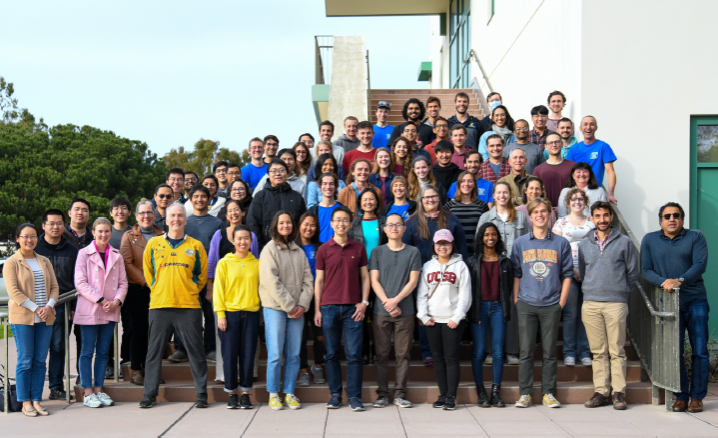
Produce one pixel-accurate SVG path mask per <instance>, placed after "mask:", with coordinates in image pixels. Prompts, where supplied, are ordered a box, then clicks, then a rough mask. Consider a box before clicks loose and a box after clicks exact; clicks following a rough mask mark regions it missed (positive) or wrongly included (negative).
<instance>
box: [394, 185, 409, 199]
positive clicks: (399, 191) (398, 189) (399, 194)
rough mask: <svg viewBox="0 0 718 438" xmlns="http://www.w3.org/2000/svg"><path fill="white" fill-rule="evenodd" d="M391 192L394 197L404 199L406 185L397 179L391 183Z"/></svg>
mask: <svg viewBox="0 0 718 438" xmlns="http://www.w3.org/2000/svg"><path fill="white" fill-rule="evenodd" d="M391 194H392V195H394V199H397V198H399V199H404V196H406V185H404V183H403V182H402V181H397V182H395V183H394V184H392V185H391Z"/></svg>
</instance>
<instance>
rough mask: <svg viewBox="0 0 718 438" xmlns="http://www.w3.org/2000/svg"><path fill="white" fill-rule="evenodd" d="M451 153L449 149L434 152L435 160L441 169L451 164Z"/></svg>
mask: <svg viewBox="0 0 718 438" xmlns="http://www.w3.org/2000/svg"><path fill="white" fill-rule="evenodd" d="M453 152H454V151H452V150H451V149H444V150H441V151H436V160H437V161H438V162H439V165H440V166H443V167H446V166H448V165H449V164H450V163H451V157H453V156H454V153H453Z"/></svg>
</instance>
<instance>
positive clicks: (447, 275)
mask: <svg viewBox="0 0 718 438" xmlns="http://www.w3.org/2000/svg"><path fill="white" fill-rule="evenodd" d="M437 281H445V282H447V283H451V284H456V274H454V273H453V272H444V275H443V278H442V275H441V271H436V272H429V273H428V274H426V282H427V283H435V282H437Z"/></svg>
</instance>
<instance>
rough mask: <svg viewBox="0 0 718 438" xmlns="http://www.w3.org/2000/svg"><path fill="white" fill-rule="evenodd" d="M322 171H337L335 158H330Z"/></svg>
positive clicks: (323, 165)
mask: <svg viewBox="0 0 718 438" xmlns="http://www.w3.org/2000/svg"><path fill="white" fill-rule="evenodd" d="M322 173H337V166H336V164H334V160H332V159H328V160H326V161H325V162H324V164H322Z"/></svg>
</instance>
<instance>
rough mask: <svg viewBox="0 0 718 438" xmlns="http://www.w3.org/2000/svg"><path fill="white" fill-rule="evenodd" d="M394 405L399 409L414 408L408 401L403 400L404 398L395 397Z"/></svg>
mask: <svg viewBox="0 0 718 438" xmlns="http://www.w3.org/2000/svg"><path fill="white" fill-rule="evenodd" d="M394 404H395V405H396V406H399V407H400V408H411V407H414V403H412V402H410V401H409V400H407V399H405V398H404V397H396V398H395V399H394Z"/></svg>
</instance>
